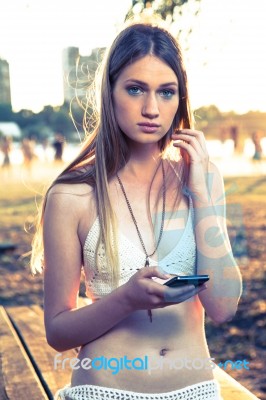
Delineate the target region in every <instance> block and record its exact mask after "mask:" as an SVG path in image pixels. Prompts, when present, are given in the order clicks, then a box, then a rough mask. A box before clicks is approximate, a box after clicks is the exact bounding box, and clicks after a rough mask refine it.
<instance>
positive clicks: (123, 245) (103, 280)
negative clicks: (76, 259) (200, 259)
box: [83, 199, 196, 300]
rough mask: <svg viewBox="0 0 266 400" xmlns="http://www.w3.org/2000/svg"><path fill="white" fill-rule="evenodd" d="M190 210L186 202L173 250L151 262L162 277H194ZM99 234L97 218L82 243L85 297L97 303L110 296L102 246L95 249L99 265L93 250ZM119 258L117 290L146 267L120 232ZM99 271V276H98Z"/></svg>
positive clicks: (140, 252) (140, 256) (142, 253)
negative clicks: (160, 272)
mask: <svg viewBox="0 0 266 400" xmlns="http://www.w3.org/2000/svg"><path fill="white" fill-rule="evenodd" d="M193 214H194V213H193V207H192V200H191V199H189V212H188V218H187V222H186V226H185V228H184V230H183V233H182V235H181V238H180V240H179V241H178V243H177V244H176V246H175V247H174V248H173V249H172V250H171V251H170V252H169V253H168V254H167V255H166V256H165V257H164V258H162V259H160V260H159V261H155V260H153V259H152V257H151V258H150V265H152V266H157V265H159V266H160V269H161V270H163V272H165V273H169V274H176V275H194V274H196V242H195V235H194V229H193V219H194V215H193ZM99 234H100V222H99V218H98V217H97V218H96V220H95V221H94V223H93V225H92V227H91V229H90V231H89V233H88V235H87V237H86V240H85V243H84V248H83V260H84V273H85V283H86V294H87V296H88V297H90V298H91V299H92V300H96V299H99V298H100V297H101V296H105V295H107V294H109V293H110V292H112V290H113V288H112V287H111V283H110V272H109V270H108V263H107V260H106V256H105V251H104V245H103V244H101V245H100V247H99V249H98V264H99V265H95V250H96V246H97V241H98V238H99ZM118 257H119V263H120V264H119V265H120V279H119V286H121V285H123V284H124V283H126V282H127V281H128V280H129V278H130V277H131V276H132V275H134V274H135V273H136V272H137V271H138V269H140V268H142V266H144V264H145V260H146V255H145V254H144V252H143V251H142V250H140V249H139V248H138V247H136V245H135V244H134V243H132V242H131V241H130V239H128V238H127V237H126V236H125V235H124V234H123V233H122V232H118ZM100 271H101V272H100Z"/></svg>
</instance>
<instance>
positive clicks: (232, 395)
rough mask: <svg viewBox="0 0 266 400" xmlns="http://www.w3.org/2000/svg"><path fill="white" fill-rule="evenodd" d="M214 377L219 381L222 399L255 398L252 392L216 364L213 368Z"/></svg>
mask: <svg viewBox="0 0 266 400" xmlns="http://www.w3.org/2000/svg"><path fill="white" fill-rule="evenodd" d="M213 373H214V377H215V378H216V379H217V380H218V381H219V384H220V387H221V394H222V397H223V399H224V400H256V399H258V397H256V396H255V395H254V394H252V393H251V392H250V391H249V390H248V389H246V388H245V387H244V386H242V385H241V384H240V383H238V382H237V381H236V380H235V379H234V378H232V377H231V376H230V375H229V374H227V373H226V372H225V371H224V370H222V369H221V368H219V367H218V366H217V367H216V368H215V369H214V370H213Z"/></svg>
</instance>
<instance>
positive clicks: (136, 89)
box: [127, 86, 142, 96]
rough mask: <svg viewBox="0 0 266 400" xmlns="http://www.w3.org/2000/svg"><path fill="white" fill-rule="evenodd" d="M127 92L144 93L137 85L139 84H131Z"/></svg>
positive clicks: (133, 94) (132, 93)
mask: <svg viewBox="0 0 266 400" xmlns="http://www.w3.org/2000/svg"><path fill="white" fill-rule="evenodd" d="M127 92H128V94H131V95H132V96H136V95H139V94H141V93H142V90H141V89H140V88H139V87H137V86H131V87H129V88H127Z"/></svg>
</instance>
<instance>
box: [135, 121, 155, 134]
mask: <svg viewBox="0 0 266 400" xmlns="http://www.w3.org/2000/svg"><path fill="white" fill-rule="evenodd" d="M137 125H138V126H139V127H140V130H141V131H142V132H144V133H155V132H156V131H157V130H158V128H160V125H158V124H154V123H151V122H140V123H138V124H137Z"/></svg>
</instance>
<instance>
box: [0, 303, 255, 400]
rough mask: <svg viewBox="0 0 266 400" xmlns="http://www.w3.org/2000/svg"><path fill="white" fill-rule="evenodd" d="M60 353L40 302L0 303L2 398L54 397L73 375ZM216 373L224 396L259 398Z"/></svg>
mask: <svg viewBox="0 0 266 400" xmlns="http://www.w3.org/2000/svg"><path fill="white" fill-rule="evenodd" d="M85 304H86V300H85V299H81V300H80V306H84V305H85ZM56 354H58V353H57V352H56V351H55V350H53V349H52V348H51V347H50V346H49V345H48V344H47V343H46V339H45V331H44V324H43V311H42V309H41V308H40V307H39V306H16V307H5V308H4V307H2V306H0V400H43V399H53V395H54V394H55V393H56V391H57V390H58V389H60V388H62V387H64V386H65V385H66V384H67V383H69V381H70V376H71V370H70V366H69V363H68V365H67V366H66V368H65V369H63V368H57V369H55V366H54V357H55V356H56ZM76 356H77V349H73V350H70V351H66V352H64V358H67V357H69V358H73V357H76ZM214 373H215V377H216V379H218V381H219V383H220V385H221V391H222V396H223V399H224V400H248V399H258V397H256V396H254V395H253V394H252V393H251V392H250V391H248V390H247V389H245V388H244V387H243V386H242V385H240V384H239V383H238V382H237V381H236V380H235V379H233V378H231V377H230V376H229V375H228V374H227V373H226V372H225V371H223V370H222V369H220V368H219V367H217V368H215V369H214Z"/></svg>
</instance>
